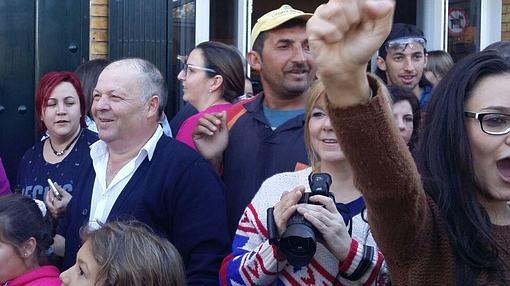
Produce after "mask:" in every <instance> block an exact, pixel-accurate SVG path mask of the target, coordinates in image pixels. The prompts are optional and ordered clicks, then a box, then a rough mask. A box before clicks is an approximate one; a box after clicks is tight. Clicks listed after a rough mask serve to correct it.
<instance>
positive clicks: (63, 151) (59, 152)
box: [48, 129, 83, 157]
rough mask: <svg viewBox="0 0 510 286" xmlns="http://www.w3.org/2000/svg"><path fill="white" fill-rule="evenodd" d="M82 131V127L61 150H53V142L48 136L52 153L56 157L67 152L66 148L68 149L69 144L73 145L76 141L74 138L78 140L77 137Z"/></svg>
mask: <svg viewBox="0 0 510 286" xmlns="http://www.w3.org/2000/svg"><path fill="white" fill-rule="evenodd" d="M82 131H83V129H81V130H80V132H79V133H78V135H76V137H74V138H73V140H72V141H71V142H69V144H67V146H66V147H65V148H64V150H62V151H57V150H55V147H53V144H52V143H51V137H48V139H49V141H50V147H51V150H53V154H55V155H56V156H58V157H61V156H64V154H65V153H66V152H67V150H69V148H71V145H73V143H74V142H76V140H78V137H80V135H81V132H82Z"/></svg>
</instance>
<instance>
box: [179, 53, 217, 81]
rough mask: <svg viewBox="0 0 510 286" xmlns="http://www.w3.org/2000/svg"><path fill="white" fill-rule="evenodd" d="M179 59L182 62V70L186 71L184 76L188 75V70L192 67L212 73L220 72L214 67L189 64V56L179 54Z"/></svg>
mask: <svg viewBox="0 0 510 286" xmlns="http://www.w3.org/2000/svg"><path fill="white" fill-rule="evenodd" d="M177 59H178V60H179V62H180V63H181V71H183V72H184V77H187V76H188V70H190V69H195V70H201V71H205V72H209V73H212V74H218V72H217V71H216V70H214V69H211V68H206V67H200V66H197V65H193V64H189V63H188V57H187V56H177Z"/></svg>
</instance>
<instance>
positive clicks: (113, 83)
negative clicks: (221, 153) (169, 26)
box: [57, 59, 229, 285]
mask: <svg viewBox="0 0 510 286" xmlns="http://www.w3.org/2000/svg"><path fill="white" fill-rule="evenodd" d="M93 99H94V101H93V104H92V114H93V117H94V120H95V122H96V124H97V127H98V131H99V138H100V140H99V141H98V142H96V143H94V144H93V145H92V146H91V151H90V154H91V159H92V160H91V164H90V165H89V166H88V168H87V170H84V172H83V175H82V177H81V178H79V179H78V187H77V190H79V191H77V194H75V195H74V196H73V199H72V201H71V203H70V205H69V207H68V210H67V213H66V218H65V221H64V222H63V223H62V224H61V225H59V229H58V231H57V233H58V234H59V235H62V236H63V237H65V244H66V245H65V257H64V268H67V267H69V266H71V265H72V264H74V259H75V257H76V252H77V251H78V248H79V245H80V240H79V236H78V233H79V229H80V228H81V227H82V226H84V225H87V226H88V227H89V228H98V227H100V226H101V224H103V223H106V222H108V221H111V220H117V219H137V220H140V221H142V222H144V223H146V224H147V225H149V226H150V227H151V228H152V229H154V230H155V231H156V232H157V233H159V234H160V235H162V236H165V237H167V238H168V239H169V240H170V242H172V243H173V244H174V245H175V246H176V248H177V249H178V250H179V252H180V254H181V255H182V257H183V261H184V264H185V267H186V272H187V280H188V281H187V282H188V284H190V285H193V284H200V285H215V284H217V281H218V280H217V275H218V274H217V273H218V269H219V266H220V263H221V259H222V258H223V256H225V254H226V253H227V252H228V248H229V239H228V234H227V228H226V215H225V213H226V212H225V202H224V197H223V189H222V184H221V181H220V179H219V178H218V176H217V175H216V174H215V172H214V171H213V170H212V168H211V167H210V166H209V164H208V163H207V162H206V161H205V160H203V159H202V158H201V157H200V156H199V155H198V154H197V153H195V152H194V151H192V150H191V149H189V148H187V147H186V146H184V145H183V144H181V143H179V142H177V141H175V140H173V139H170V138H168V137H166V136H162V135H163V131H162V128H161V127H160V126H159V124H158V119H159V118H160V116H161V114H162V112H163V110H164V107H165V105H166V101H167V95H166V90H165V83H164V79H163V76H162V75H161V73H160V72H159V70H158V69H157V68H156V67H155V66H154V65H153V64H151V63H150V62H148V61H146V60H142V59H124V60H119V61H116V62H113V63H111V64H110V65H108V66H107V67H106V68H105V69H104V70H103V72H102V73H101V75H100V76H99V79H98V83H97V86H96V88H95V90H94V97H93ZM86 167H87V166H86Z"/></svg>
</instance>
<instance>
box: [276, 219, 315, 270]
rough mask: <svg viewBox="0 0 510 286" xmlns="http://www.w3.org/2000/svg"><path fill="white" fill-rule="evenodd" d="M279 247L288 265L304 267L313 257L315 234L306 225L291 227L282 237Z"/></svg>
mask: <svg viewBox="0 0 510 286" xmlns="http://www.w3.org/2000/svg"><path fill="white" fill-rule="evenodd" d="M279 247H280V250H281V251H282V252H283V254H285V257H286V258H287V262H289V264H290V265H293V266H297V267H303V266H306V265H308V264H309V263H310V261H311V260H312V258H313V256H314V255H315V251H316V247H317V243H316V239H315V233H314V232H313V229H312V228H311V227H309V226H308V225H306V224H294V225H291V226H289V227H288V228H287V230H286V231H285V233H284V235H283V236H282V239H281V241H280V246H279Z"/></svg>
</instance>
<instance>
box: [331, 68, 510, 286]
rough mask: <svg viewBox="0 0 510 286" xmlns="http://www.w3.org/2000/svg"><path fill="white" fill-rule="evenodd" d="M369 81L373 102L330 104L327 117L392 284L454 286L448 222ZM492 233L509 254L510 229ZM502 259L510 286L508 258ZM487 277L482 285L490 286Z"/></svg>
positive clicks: (383, 94)
mask: <svg viewBox="0 0 510 286" xmlns="http://www.w3.org/2000/svg"><path fill="white" fill-rule="evenodd" d="M368 78H369V82H370V86H371V88H372V90H373V91H374V95H375V96H374V97H373V98H372V99H371V100H370V102H368V103H367V104H366V105H358V106H354V107H347V108H339V107H335V106H333V104H332V103H330V106H329V115H330V118H331V120H332V122H333V126H334V128H335V130H336V133H337V137H338V139H339V142H340V145H341V146H342V150H343V151H344V153H345V155H346V157H347V159H348V160H349V163H350V164H351V166H352V169H353V172H354V180H355V183H356V185H357V187H358V188H359V189H360V190H361V191H362V193H363V197H364V199H365V202H366V207H367V210H368V211H367V213H368V218H369V223H370V225H371V228H372V231H373V236H374V238H375V239H376V241H377V244H378V245H379V247H380V249H381V251H382V252H383V254H384V256H385V258H386V261H387V263H388V267H389V271H390V276H391V279H392V282H393V283H394V284H395V285H454V284H455V262H454V260H455V259H454V255H453V250H452V247H451V245H450V243H449V239H448V236H447V233H446V230H445V226H444V220H443V218H442V217H441V214H440V213H439V209H438V208H437V207H436V205H435V204H434V202H433V201H432V199H431V198H430V197H428V196H427V195H426V194H425V192H424V190H423V185H422V183H421V180H420V176H419V174H418V170H417V168H416V165H415V163H414V160H413V158H412V156H411V154H410V152H409V150H408V148H407V146H406V144H405V143H404V141H403V140H402V138H401V137H400V134H399V132H398V130H397V129H396V127H395V126H394V123H393V122H392V120H393V119H392V115H391V111H390V105H389V103H388V101H387V97H388V95H387V90H386V88H385V87H384V86H383V85H382V83H381V82H380V81H379V80H377V79H376V78H374V77H372V76H369V77H368ZM493 233H494V236H495V238H496V240H497V241H498V242H499V243H500V244H501V245H502V246H504V247H505V249H507V250H510V226H495V225H494V226H493ZM500 253H501V252H500ZM500 255H501V257H502V259H503V261H504V262H505V265H506V266H505V267H506V268H505V270H506V271H505V279H506V281H507V284H509V285H510V268H509V265H510V256H509V255H508V254H506V253H501V254H500ZM484 276H485V275H481V278H480V281H479V284H480V285H487V283H484V278H483V277H484Z"/></svg>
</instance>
